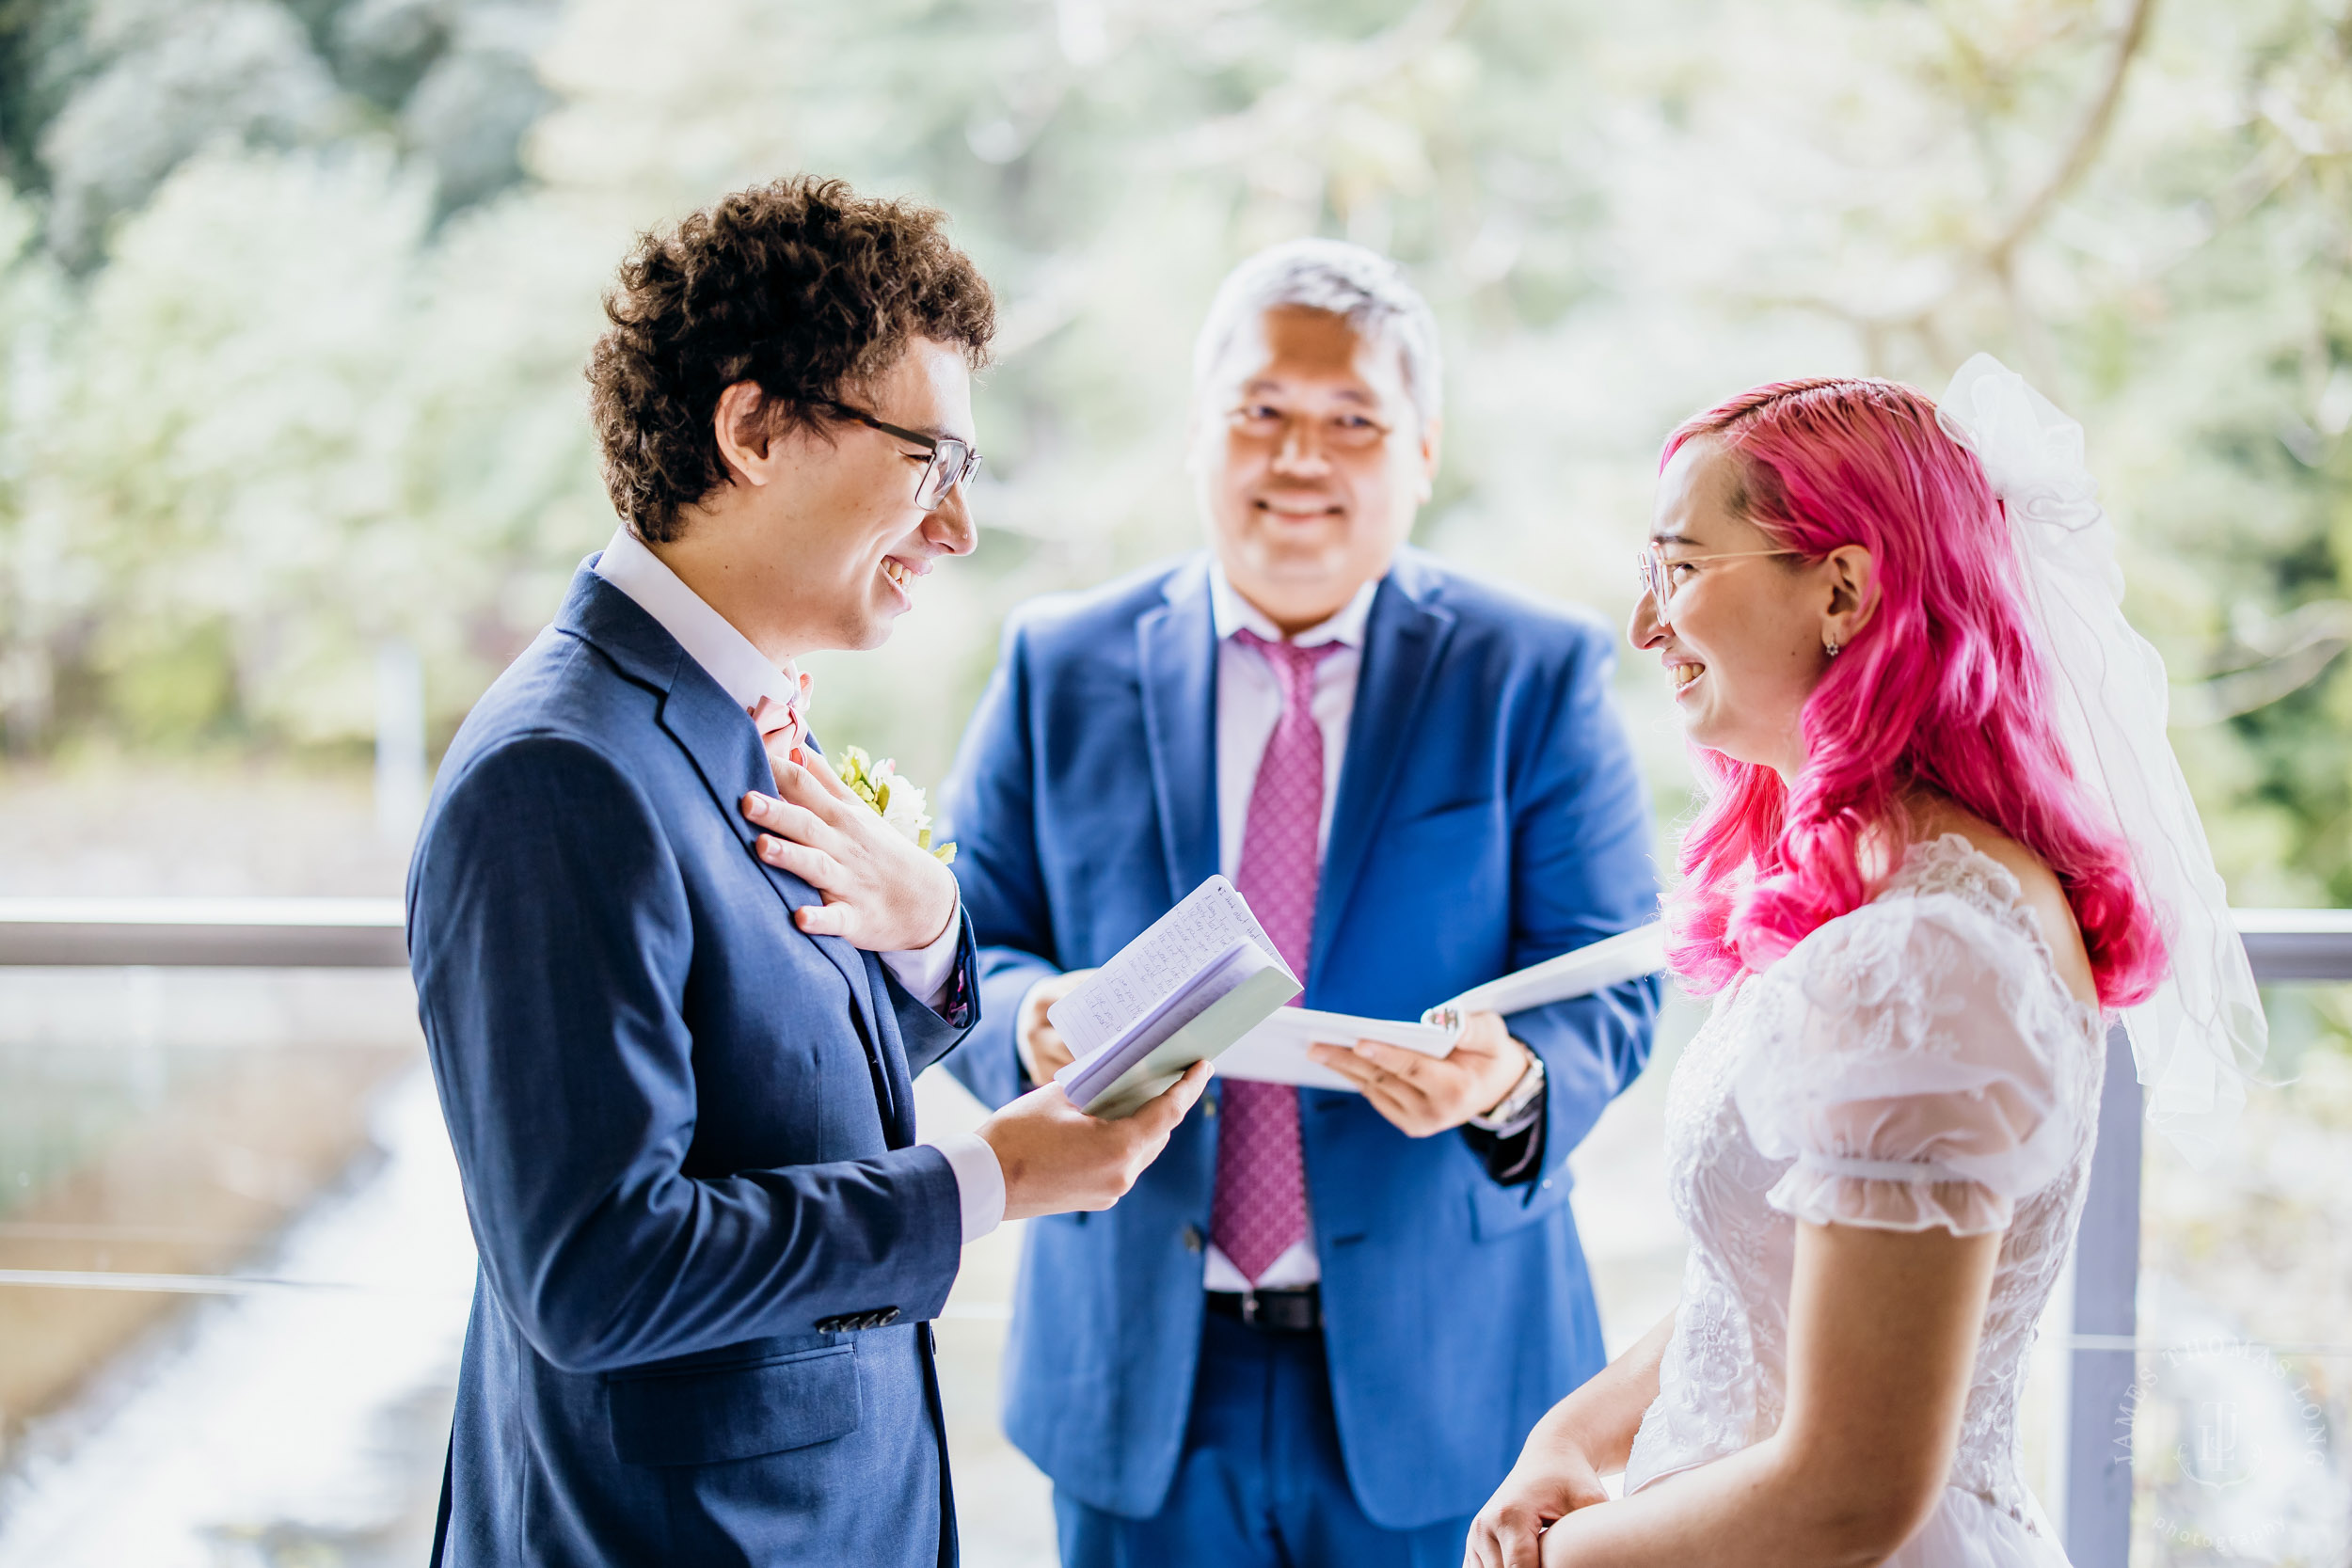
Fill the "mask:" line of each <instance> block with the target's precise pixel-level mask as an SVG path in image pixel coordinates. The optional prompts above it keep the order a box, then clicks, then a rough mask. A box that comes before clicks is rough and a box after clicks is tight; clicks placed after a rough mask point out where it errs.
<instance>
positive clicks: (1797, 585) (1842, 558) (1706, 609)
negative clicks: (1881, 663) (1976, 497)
mask: <svg viewBox="0 0 2352 1568" xmlns="http://www.w3.org/2000/svg"><path fill="white" fill-rule="evenodd" d="M1740 485H1741V481H1740V469H1739V466H1738V465H1737V464H1736V463H1734V462H1733V461H1731V460H1730V459H1729V458H1727V457H1726V456H1725V455H1724V451H1723V448H1722V445H1721V443H1719V442H1718V441H1716V440H1714V439H1713V438H1711V437H1700V438H1698V439H1694V440H1692V441H1689V442H1686V443H1685V444H1684V445H1683V446H1682V447H1681V448H1680V449H1679V450H1678V451H1676V453H1675V454H1674V457H1673V458H1672V460H1670V461H1669V462H1668V463H1667V464H1666V466H1665V468H1664V470H1663V471H1662V472H1661V474H1660V475H1659V483H1658V514H1657V519H1656V522H1655V523H1654V525H1653V527H1652V530H1651V533H1650V540H1649V544H1648V546H1647V547H1646V549H1645V551H1644V556H1643V578H1644V582H1645V592H1644V593H1643V594H1642V596H1641V598H1639V599H1638V600H1636V601H1635V603H1634V606H1633V619H1632V624H1631V626H1629V627H1628V628H1627V635H1628V636H1629V637H1630V638H1631V639H1632V641H1633V645H1634V646H1635V647H1637V648H1643V649H1647V650H1651V651H1654V652H1655V653H1657V655H1658V656H1659V661H1660V663H1661V665H1662V666H1663V668H1664V670H1665V672H1666V679H1667V680H1668V682H1669V683H1671V684H1672V686H1673V688H1674V700H1675V705H1676V706H1677V708H1678V709H1680V710H1681V713H1682V721H1683V724H1684V726H1685V727H1686V728H1687V729H1688V730H1689V732H1690V736H1691V738H1692V740H1693V741H1695V742H1696V743H1697V744H1699V745H1701V746H1704V747H1706V748H1708V750H1709V751H1714V752H1723V753H1724V755H1726V756H1729V757H1731V758H1733V759H1735V760H1737V761H1740V762H1752V763H1759V764H1762V765H1764V766H1767V767H1770V768H1774V769H1776V770H1778V771H1779V772H1780V774H1781V775H1782V777H1784V778H1788V777H1792V776H1794V774H1795V772H1796V770H1797V768H1798V767H1799V766H1800V765H1801V764H1802V763H1803V762H1804V735H1803V731H1802V727H1801V724H1800V716H1801V715H1802V714H1803V712H1804V703H1805V699H1806V698H1807V697H1809V696H1811V695H1812V693H1813V689H1814V686H1815V685H1816V684H1817V683H1818V682H1819V681H1820V676H1821V671H1822V669H1823V668H1824V667H1825V666H1826V665H1827V664H1828V662H1829V660H1830V659H1831V658H1833V657H1836V655H1835V654H1834V653H1833V652H1832V651H1831V650H1832V649H1834V648H1837V647H1840V646H1842V645H1843V644H1844V643H1845V642H1846V641H1850V640H1851V637H1852V636H1853V634H1854V633H1855V632H1857V631H1859V630H1860V629H1861V627H1862V625H1863V623H1864V622H1865V621H1867V619H1868V613H1867V606H1868V604H1869V603H1870V600H1871V594H1870V592H1869V572H1870V558H1869V552H1868V551H1867V550H1865V549H1863V548H1861V547H1860V546H1848V547H1845V548H1841V549H1837V550H1833V551H1832V552H1830V554H1828V555H1827V556H1824V557H1822V558H1821V559H1820V560H1819V561H1808V560H1806V559H1805V558H1804V556H1802V555H1800V554H1798V553H1796V552H1794V551H1790V550H1785V549H1783V548H1781V546H1780V544H1779V542H1778V541H1777V540H1775V539H1773V537H1772V535H1771V534H1769V533H1767V532H1765V531H1763V530H1762V529H1760V528H1758V527H1756V524H1755V523H1753V522H1751V521H1749V520H1748V517H1747V516H1746V515H1745V513H1746V498H1745V496H1743V495H1742V493H1741V487H1740ZM1857 605H1862V606H1865V607H1866V608H1865V609H1863V610H1857V609H1856V606H1857Z"/></svg>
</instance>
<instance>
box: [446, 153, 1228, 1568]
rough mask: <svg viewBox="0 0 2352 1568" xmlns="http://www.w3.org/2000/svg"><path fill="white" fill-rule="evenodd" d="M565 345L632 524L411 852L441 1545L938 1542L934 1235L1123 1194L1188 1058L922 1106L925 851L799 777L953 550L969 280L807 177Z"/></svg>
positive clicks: (657, 237)
mask: <svg viewBox="0 0 2352 1568" xmlns="http://www.w3.org/2000/svg"><path fill="white" fill-rule="evenodd" d="M606 310H607V313H608V315H609V316H610V317H611V320H612V327H611V330H610V331H609V332H607V333H606V335H605V337H604V339H603V341H600V342H599V343H598V344H597V345H596V352H595V355H594V356H593V357H592V359H591V362H590V367H589V384H590V397H591V405H592V407H593V409H594V412H595V415H596V426H597V435H598V436H599V438H600V442H601V445H602V447H603V452H604V459H605V479H606V483H607V487H608V489H609V490H610V491H611V493H612V501H613V505H614V508H615V510H617V511H618V512H619V513H620V515H621V516H622V518H623V519H624V526H623V528H622V529H621V531H619V532H617V533H615V534H614V535H613V538H612V543H611V544H610V545H608V546H606V547H605V548H604V550H603V551H601V552H600V553H598V554H596V555H594V556H591V557H589V558H588V560H587V562H585V563H583V565H582V566H581V568H580V572H579V574H578V576H576V577H575V578H573V579H572V586H571V591H570V593H569V594H567V595H566V596H565V598H564V606H563V609H562V610H561V611H560V612H559V613H558V615H557V617H556V621H555V624H554V625H553V626H550V627H548V630H547V631H545V632H544V633H542V634H541V636H540V637H539V639H538V640H537V641H535V642H533V643H532V646H531V647H530V648H529V650H527V651H526V652H525V653H524V654H523V655H522V657H519V658H518V659H516V661H515V663H514V665H513V666H512V667H511V668H509V669H508V670H507V671H506V673H504V674H503V675H501V677H500V678H499V680H498V682H497V683H496V684H495V685H494V686H493V687H492V688H491V689H490V690H489V692H488V693H487V694H486V695H485V696H484V698H483V699H482V701H481V703H480V704H479V705H477V706H476V707H475V708H474V710H473V712H472V713H471V714H470V715H469V717H468V718H467V720H466V722H465V725H464V727H463V728H461V729H460V730H459V731H458V734H457V737H456V739H455V741H454V742H453V743H452V745H451V747H450V750H449V753H448V755H447V757H446V758H445V759H444V760H443V762H442V764H441V769H440V777H439V780H438V782H437V784H436V787H435V791H434V798H433V802H432V806H431V809H430V810H429V812H428V813H427V816H426V819H425V823H424V828H423V832H422V833H421V836H420V838H419V841H418V844H417V849H416V854H415V858H414V860H413V862H412V863H411V865H410V868H409V879H408V942H409V958H410V965H411V968H412V969H413V971H414V973H415V975H416V982H417V996H418V1003H419V1008H420V1011H421V1015H422V1019H423V1023H424V1033H425V1041H426V1045H427V1047H428V1049H429V1051H430V1053H431V1056H432V1062H433V1073H434V1078H435V1080H436V1083H437V1086H438V1088H439V1091H440V1097H441V1106H442V1111H443V1113H444V1115H445V1116H446V1117H447V1118H448V1121H449V1130H450V1140H451V1143H452V1144H453V1146H454V1148H455V1150H456V1155H457V1165H458V1171H459V1174H460V1176H461V1177H462V1178H463V1180H464V1184H465V1195H466V1212H467V1216H468V1218H469V1220H470V1221H471V1223H472V1227H473V1234H474V1240H475V1242H476V1244H477V1247H478V1249H479V1251H480V1253H481V1259H482V1266H481V1275H480V1279H479V1281H478V1284H477V1286H476V1290H475V1293H474V1304H473V1313H472V1317H471V1319H470V1321H469V1323H468V1325H467V1330H466V1347H465V1355H464V1360H463V1362H462V1363H461V1365H460V1367H459V1370H458V1376H457V1407H456V1416H455V1421H454V1431H453V1433H452V1438H451V1443H450V1452H449V1461H448V1466H447V1469H446V1471H445V1477H446V1479H445V1481H444V1482H443V1487H442V1493H441V1513H440V1523H439V1528H438V1529H437V1532H436V1536H435V1540H434V1544H433V1560H434V1562H435V1563H436V1564H437V1565H447V1568H474V1565H485V1568H486V1565H492V1564H517V1565H518V1564H532V1565H533V1568H606V1565H612V1564H649V1563H673V1564H679V1565H688V1564H691V1565H695V1568H702V1565H719V1564H727V1565H731V1568H754V1565H759V1568H931V1565H934V1564H946V1563H951V1562H953V1561H954V1560H955V1556H956V1538H955V1517H954V1512H953V1507H952V1501H951V1497H950V1493H949V1487H948V1472H947V1456H946V1440H945V1428H944V1425H943V1423H942V1420H941V1415H940V1402H939V1384H938V1378H937V1375H936V1373H935V1370H934V1369H933V1364H932V1347H931V1338H930V1323H929V1322H928V1320H930V1319H931V1318H934V1317H936V1316H937V1315H938V1314H939V1310H940V1308H941V1307H942V1305H943V1304H944V1303H945V1302H946V1298H947V1291H948V1288H949V1287H950V1286H951V1285H952V1284H953V1283H954V1281H955V1277H956V1270H957V1264H958V1260H959V1259H960V1256H961V1246H962V1243H964V1242H966V1241H969V1240H971V1239H972V1238H973V1237H975V1236H977V1235H979V1234H981V1233H983V1232H985V1231H987V1230H989V1229H991V1228H993V1227H994V1226H995V1225H996V1224H997V1222H998V1221H999V1220H1000V1219H1002V1218H1004V1217H1007V1216H1012V1217H1023V1216H1027V1215H1034V1214H1041V1213H1052V1212H1062V1211H1065V1210H1072V1209H1101V1208H1104V1207H1105V1206H1107V1205H1108V1204H1110V1203H1111V1202H1113V1201H1114V1200H1116V1199H1117V1198H1118V1196H1120V1194H1121V1193H1123V1192H1124V1191H1126V1190H1127V1188H1128V1186H1129V1184H1130V1183H1131V1182H1132V1181H1133V1180H1134V1179H1135V1176H1136V1172H1137V1171H1138V1170H1139V1169H1140V1168H1141V1167H1142V1166H1143V1165H1144V1164H1146V1163H1148V1162H1149V1161H1150V1160H1151V1159H1152V1156H1153V1154H1155V1153H1156V1152H1157V1151H1158V1149H1159V1148H1161V1147H1162V1146H1163V1144H1164V1141H1165V1140H1166V1138H1167V1136H1168V1132H1169V1131H1170V1130H1172V1129H1173V1128H1174V1127H1175V1125H1176V1124H1177V1122H1178V1120H1179V1119H1180V1118H1181V1117H1183V1115H1184V1112H1185V1111H1186V1110H1187V1109H1189V1108H1190V1106H1191V1105H1192V1103H1193V1101H1194V1099H1195V1098H1196V1097H1197V1096H1198V1094H1199V1092H1200V1081H1201V1080H1202V1079H1204V1078H1205V1076H1206V1072H1205V1069H1201V1070H1200V1073H1199V1075H1198V1076H1197V1077H1195V1078H1193V1079H1191V1080H1189V1081H1187V1082H1185V1083H1184V1084H1180V1085H1177V1086H1176V1087H1175V1088H1172V1089H1170V1090H1168V1092H1167V1094H1166V1095H1164V1096H1163V1097H1162V1098H1161V1099H1159V1100H1157V1101H1153V1102H1152V1103H1151V1104H1149V1105H1147V1106H1146V1107H1144V1109H1143V1110H1142V1111H1140V1112H1138V1113H1137V1115H1136V1117H1135V1118H1133V1120H1134V1124H1135V1125H1134V1126H1133V1127H1132V1128H1130V1127H1128V1125H1127V1124H1125V1123H1106V1122H1100V1121H1097V1120H1095V1119H1094V1118H1093V1117H1088V1116H1086V1115H1084V1114H1083V1113H1081V1112H1080V1111H1078V1110H1077V1109H1076V1108H1075V1107H1074V1106H1073V1105H1071V1104H1070V1102H1069V1101H1068V1100H1067V1099H1066V1098H1065V1097H1064V1096H1063V1095H1062V1093H1061V1091H1060V1090H1059V1089H1058V1088H1048V1089H1041V1090H1039V1091H1038V1092H1037V1093H1035V1094H1032V1095H1029V1096H1025V1097H1024V1098H1022V1099H1020V1100H1017V1101H1013V1102H1012V1103H1011V1104H1009V1105H1008V1106H1007V1107H1005V1109H1003V1110H1001V1111H999V1112H998V1113H997V1114H996V1115H995V1116H993V1117H990V1118H989V1119H988V1121H986V1122H985V1123H983V1124H982V1125H981V1127H980V1128H979V1129H978V1131H977V1132H973V1133H962V1134H957V1135H952V1136H948V1137H945V1138H941V1139H939V1140H937V1141H936V1143H918V1142H917V1141H916V1138H915V1128H914V1103H913V1096H912V1088H911V1081H912V1078H913V1075H914V1073H915V1072H917V1071H919V1070H921V1069H922V1068H923V1067H924V1066H926V1065H927V1064H928V1063H929V1062H930V1061H931V1060H932V1059H934V1058H936V1057H937V1056H938V1055H939V1054H940V1053H942V1052H944V1051H946V1050H947V1049H948V1048H949V1047H950V1046H952V1045H953V1044H955V1042H956V1041H957V1040H958V1039H959V1038H961V1037H962V1035H963V1032H964V1031H965V1030H966V1029H968V1028H969V1027H970V1026H971V1024H972V1022H973V1020H974V1018H975V1017H976V1014H977V1002H978V999H977V996H976V994H975V974H974V967H973V966H974V962H975V957H976V955H975V950H974V946H973V942H972V937H971V933H970V929H969V926H968V923H967V922H966V921H965V919H964V917H963V916H962V914H961V911H960V909H959V905H958V895H957V890H956V884H955V880H954V879H953V877H951V876H950V875H949V874H948V872H947V871H946V869H945V868H944V867H943V866H942V865H941V864H940V863H939V862H938V861H937V860H935V859H933V858H932V857H931V856H930V855H929V854H927V853H925V852H924V851H923V850H922V849H920V848H918V847H916V846H915V844H914V842H913V841H912V840H909V839H907V838H903V837H901V836H899V834H898V832H897V831H896V830H895V829H894V828H892V827H890V826H888V825H886V824H885V823H884V822H883V821H882V817H881V816H879V815H878V814H876V813H874V812H873V811H871V810H870V809H869V808H867V807H866V805H865V804H864V803H863V802H862V801H859V800H856V799H854V798H853V797H852V796H850V794H849V792H848V791H847V790H845V789H844V788H843V787H842V785H841V784H840V782H839V781H838V780H837V779H835V778H834V776H833V775H832V774H831V773H830V772H829V771H828V770H827V769H826V768H825V765H824V762H823V758H822V756H821V754H820V753H819V752H818V751H817V748H816V743H815V740H814V737H813V736H809V735H807V734H806V733H804V732H803V728H802V722H801V720H802V714H801V707H802V700H803V696H804V694H805V692H806V690H807V687H806V683H805V682H803V680H802V679H801V678H800V677H799V675H798V674H797V673H796V671H795V670H794V668H793V664H792V659H793V657H794V656H795V655H796V654H799V653H803V652H807V651H809V650H811V649H816V648H869V647H873V646H875V645H876V644H877V643H879V642H881V641H882V640H883V639H884V638H885V637H887V636H888V635H889V633H890V628H891V626H892V625H893V623H894V622H895V621H896V620H897V618H898V616H899V615H900V614H902V613H904V612H906V611H907V610H909V609H911V608H912V606H913V603H914V600H913V597H912V595H913V594H914V592H915V591H916V589H917V585H918V584H919V582H920V579H921V578H923V577H924V576H926V575H927V574H929V573H930V571H931V570H932V569H933V567H934V566H935V565H936V564H937V563H938V562H941V561H942V560H944V559H946V558H947V557H950V556H956V555H961V554H964V553H966V552H968V551H969V550H970V549H971V548H972V546H973V543H974V531H973V527H972V519H971V515H970V514H969V513H968V512H967V511H966V510H965V508H964V504H963V495H962V487H963V483H964V481H965V480H967V479H968V478H969V477H970V476H971V473H972V470H973V467H975V465H976V464H977V448H976V444H975V443H976V440H977V435H976V433H975V431H974V430H973V428H972V404H971V391H970V372H971V369H972V367H973V366H974V365H975V364H977V362H978V361H979V360H980V358H981V357H982V356H983V354H984V352H985V350H986V348H987V345H988V341H989V337H990V333H991V330H992V326H993V308H992V305H991V300H990V295H989V291H988V286H987V284H986V283H985V282H983V281H982V280H981V278H980V277H979V274H978V273H977V270H975V269H974V267H973V266H972V263H971V262H970V261H969V260H968V259H966V258H965V257H964V256H963V255H962V254H961V252H959V251H958V250H957V249H956V248H955V247H954V246H953V245H949V244H948V243H947V240H946V236H945V234H944V232H943V230H942V219H941V217H940V214H937V213H934V212H931V211H929V210H928V209H924V208H920V207H914V206H911V205H908V204H905V203H899V202H890V201H876V200H869V199H866V198H859V197H857V196H856V195H855V194H854V193H852V192H850V190H849V189H848V188H847V187H846V186H843V185H841V184H839V183H837V182H821V181H812V180H792V181H785V182H778V183H776V184H774V185H770V186H763V187H760V188H758V189H755V190H751V191H744V192H740V193H738V194H737V195H735V196H732V197H729V198H726V199H725V200H723V201H722V202H720V203H718V204H717V205H716V206H715V207H713V208H711V209H709V210H707V211H705V212H701V213H696V214H692V215H691V216H690V217H688V218H687V219H686V220H685V221H683V222H681V223H679V224H677V225H676V226H675V227H674V228H671V229H667V230H660V231H657V232H655V233H651V234H648V235H646V236H644V239H643V241H642V243H641V244H640V245H639V247H638V249H637V251H636V252H635V253H634V254H633V255H631V256H630V257H629V258H628V261H626V262H624V263H623V266H622V268H621V275H620V279H619V282H618V284H617V286H616V287H615V288H614V289H613V291H612V293H611V294H610V295H609V296H608V297H607V299H606Z"/></svg>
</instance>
